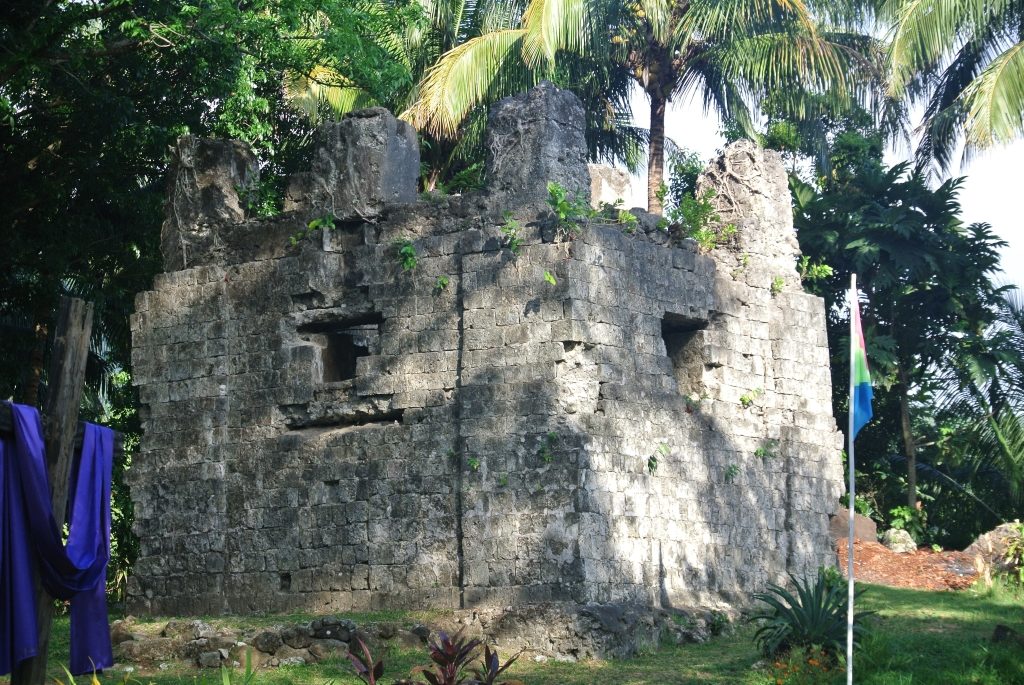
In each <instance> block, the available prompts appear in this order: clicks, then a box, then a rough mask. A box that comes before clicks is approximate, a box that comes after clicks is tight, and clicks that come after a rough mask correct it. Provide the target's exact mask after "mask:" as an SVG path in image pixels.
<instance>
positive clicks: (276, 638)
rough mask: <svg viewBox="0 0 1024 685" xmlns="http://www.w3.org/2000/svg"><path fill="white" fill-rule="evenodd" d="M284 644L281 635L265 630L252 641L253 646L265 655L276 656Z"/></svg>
mask: <svg viewBox="0 0 1024 685" xmlns="http://www.w3.org/2000/svg"><path fill="white" fill-rule="evenodd" d="M283 644H284V642H283V641H282V640H281V635H280V634H279V633H277V632H275V631H273V630H264V631H263V632H261V633H258V634H257V635H256V637H254V638H253V639H252V646H253V647H255V648H256V649H258V650H259V651H261V652H263V653H264V654H276V653H277V650H279V649H280V648H281V646H282V645H283Z"/></svg>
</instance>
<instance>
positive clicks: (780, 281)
mask: <svg viewBox="0 0 1024 685" xmlns="http://www.w3.org/2000/svg"><path fill="white" fill-rule="evenodd" d="M784 287H786V279H785V278H783V277H782V276H776V277H775V278H773V279H772V285H771V292H772V297H775V296H776V295H778V294H779V293H781V292H782V289H783V288H784Z"/></svg>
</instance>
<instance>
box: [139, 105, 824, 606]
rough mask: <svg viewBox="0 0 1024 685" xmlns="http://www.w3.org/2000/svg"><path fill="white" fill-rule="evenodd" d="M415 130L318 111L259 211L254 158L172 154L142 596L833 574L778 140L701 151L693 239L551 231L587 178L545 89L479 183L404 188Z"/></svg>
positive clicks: (656, 587)
mask: <svg viewBox="0 0 1024 685" xmlns="http://www.w3.org/2000/svg"><path fill="white" fill-rule="evenodd" d="M413 136H414V134H413V132H412V131H411V129H408V127H407V126H406V125H405V124H403V123H401V122H397V121H396V120H395V119H394V118H393V117H392V116H391V115H390V114H388V113H387V112H385V111H383V110H369V111H367V112H363V113H360V114H358V115H356V116H352V117H349V118H346V119H345V120H343V121H341V122H338V123H330V124H325V125H324V126H323V128H322V129H321V131H320V137H321V145H320V147H319V148H318V150H317V152H316V155H315V157H314V162H313V164H312V166H311V170H310V171H309V172H306V173H304V174H302V175H299V176H298V177H297V178H296V179H294V180H293V182H292V186H291V190H290V192H289V200H288V203H289V205H288V209H289V211H288V212H286V213H285V214H283V215H280V216H278V217H274V218H270V219H252V218H247V217H246V216H245V215H244V213H245V210H244V202H242V201H241V200H240V198H239V196H238V192H239V188H242V187H243V183H242V182H245V183H251V182H252V180H253V179H254V178H256V174H257V171H256V169H255V167H254V160H253V158H252V155H251V153H250V152H249V151H248V150H246V149H245V148H244V146H242V145H241V144H238V143H233V144H228V143H224V142H218V141H207V140H199V139H194V138H186V139H182V141H181V142H180V143H179V150H178V155H177V159H176V163H175V165H174V168H173V170H172V178H171V189H170V192H169V198H168V200H169V204H168V214H167V221H166V222H165V225H164V235H163V240H162V244H163V246H164V257H165V264H166V268H167V272H166V273H164V274H162V275H160V276H159V277H158V278H157V279H156V281H155V282H154V284H153V289H152V290H151V291H149V292H144V293H142V294H140V295H139V296H138V299H137V302H136V309H137V311H136V313H135V315H134V318H133V322H132V325H133V333H134V354H133V367H134V368H133V377H134V380H135V383H136V384H137V385H138V389H139V393H140V399H141V402H142V405H143V412H142V417H143V428H144V438H143V442H142V447H141V450H140V453H139V454H138V456H137V458H136V460H135V463H134V464H133V467H132V470H131V472H130V473H131V489H132V497H133V499H134V502H135V516H136V531H137V533H138V535H139V536H140V538H141V554H140V558H139V560H138V563H137V566H136V572H135V575H134V576H133V578H132V581H131V587H130V603H131V605H132V607H131V608H132V610H133V611H145V612H151V613H160V614H182V613H188V614H203V613H221V612H239V613H244V612H255V611H275V610H286V609H303V610H314V611H326V610H331V611H342V610H349V609H371V608H379V607H403V608H420V607H460V606H462V607H472V606H484V605H490V606H507V605H516V604H533V603H541V602H570V603H577V604H582V603H589V602H599V603H623V604H625V603H628V604H641V605H646V606H655V607H657V606H694V605H705V606H707V605H714V604H720V603H723V602H734V601H742V599H743V597H744V596H746V594H747V593H749V592H751V591H754V590H758V589H761V588H763V587H764V586H765V584H766V583H768V582H775V581H780V580H783V579H784V578H785V574H786V573H787V572H792V573H796V574H804V573H808V572H813V570H814V569H816V568H817V567H818V566H820V565H824V564H830V563H832V561H833V557H834V555H833V553H832V550H831V546H830V543H829V538H828V516H829V514H830V513H832V511H833V510H834V508H835V506H836V501H837V496H838V494H839V491H840V488H841V467H840V458H839V447H840V437H839V434H838V433H837V431H836V427H835V423H834V420H833V418H832V414H831V405H830V400H831V391H830V380H829V369H828V349H827V343H826V339H825V319H824V308H823V304H822V301H821V300H820V299H818V298H816V297H813V296H811V295H808V294H805V293H804V292H802V290H801V289H800V286H799V279H798V278H797V275H796V271H795V266H794V261H795V258H796V256H797V255H796V247H795V245H796V243H795V239H794V235H793V228H792V222H791V220H790V210H789V197H788V194H787V192H786V185H785V176H784V172H783V170H782V166H781V164H780V162H779V160H778V159H777V157H776V156H775V155H774V154H772V153H769V152H764V151H762V150H760V149H758V148H756V147H754V146H753V145H751V144H746V143H740V144H736V145H734V146H732V147H730V148H728V149H727V150H726V151H725V154H724V157H723V159H721V160H719V161H718V162H716V163H715V164H713V165H712V166H711V167H709V169H708V172H707V173H706V174H705V176H704V177H703V179H702V181H701V183H702V184H703V187H711V188H713V189H715V191H716V202H718V203H719V206H720V212H721V213H722V215H723V217H724V218H726V219H727V220H728V221H732V222H734V223H736V225H737V227H738V232H737V235H736V237H735V238H734V239H733V241H732V242H731V243H730V244H728V245H724V246H722V247H719V248H717V249H715V250H713V251H712V252H711V253H710V254H701V253H700V252H699V251H698V249H697V247H696V246H695V245H694V244H693V242H692V241H689V240H686V241H682V242H679V243H678V244H670V243H671V242H672V241H669V239H668V237H667V236H666V234H665V232H664V231H662V230H660V229H658V228H657V227H656V226H655V225H654V223H653V221H648V220H647V218H646V217H644V218H643V219H644V220H643V221H641V222H640V227H639V228H638V229H637V230H636V231H635V232H633V233H627V232H625V231H624V230H623V227H622V226H619V225H603V224H601V223H599V222H592V223H590V224H589V225H587V226H585V227H584V228H583V230H582V233H581V234H580V236H579V237H577V238H575V239H573V240H559V239H558V237H557V235H556V231H555V230H554V229H553V227H552V226H551V224H550V222H549V221H547V220H546V219H545V218H544V212H543V208H544V200H545V197H546V183H547V181H548V180H557V181H558V182H560V183H561V184H562V185H564V186H566V187H568V188H570V190H571V191H574V192H579V193H580V194H581V196H584V195H585V194H586V193H588V192H589V187H590V183H589V177H588V174H587V167H586V147H585V143H584V140H583V112H582V109H581V107H580V105H579V102H578V101H577V100H576V99H575V97H573V96H572V95H570V94H569V93H566V92H562V91H558V90H557V89H555V88H553V87H552V86H550V85H543V86H540V87H538V88H537V89H534V90H533V91H530V92H529V93H527V94H525V95H523V96H519V97H517V98H511V99H509V100H506V101H503V102H502V103H500V104H499V105H498V106H497V107H496V108H495V111H494V113H493V114H492V121H491V130H490V134H489V149H490V159H489V161H488V177H489V179H490V180H491V183H492V185H493V192H488V191H485V192H483V193H479V194H474V195H465V196H456V197H439V198H431V199H427V200H419V201H417V200H416V195H415V187H414V183H415V177H416V170H417V169H418V162H419V160H418V153H417V149H416V146H415V144H412V143H414V142H415V139H414V137H413ZM410 141H411V142H410ZM240 179H241V180H240ZM508 211H511V212H512V213H513V215H514V216H515V217H516V218H517V219H518V221H519V222H520V223H521V225H522V228H521V230H520V237H521V238H522V247H521V248H520V249H519V251H518V254H515V253H513V252H512V251H511V250H510V249H508V248H507V247H506V246H505V245H504V243H503V240H502V233H501V230H500V229H501V226H502V225H503V224H504V223H505V218H504V214H505V213H506V212H508ZM328 212H329V213H331V214H333V215H334V216H335V217H337V218H336V220H335V222H334V229H333V230H325V231H315V232H313V233H312V234H311V235H309V236H306V237H301V238H300V239H299V240H297V241H294V244H293V241H292V240H291V239H290V238H292V237H293V236H296V235H298V234H300V233H301V232H302V231H303V229H304V228H306V226H307V224H308V222H309V221H310V220H311V219H314V218H317V217H320V216H322V215H324V214H325V213H328ZM398 241H408V243H409V244H411V245H412V246H413V247H414V249H415V253H416V261H415V268H412V269H406V268H404V267H403V265H402V264H401V262H400V260H399V257H398V254H397V251H398ZM405 266H408V264H406V265H405ZM552 277H553V278H552ZM552 281H553V282H552ZM773 283H775V287H774V288H773V287H772V286H773Z"/></svg>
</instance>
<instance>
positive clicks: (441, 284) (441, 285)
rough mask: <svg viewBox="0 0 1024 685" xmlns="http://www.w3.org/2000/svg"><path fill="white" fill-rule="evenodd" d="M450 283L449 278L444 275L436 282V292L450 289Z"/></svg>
mask: <svg viewBox="0 0 1024 685" xmlns="http://www.w3.org/2000/svg"><path fill="white" fill-rule="evenodd" d="M449 282H450V279H449V278H448V277H447V276H444V275H442V276H438V277H437V280H436V281H434V290H435V291H436V292H441V291H442V290H444V289H445V288H447V287H448V283H449Z"/></svg>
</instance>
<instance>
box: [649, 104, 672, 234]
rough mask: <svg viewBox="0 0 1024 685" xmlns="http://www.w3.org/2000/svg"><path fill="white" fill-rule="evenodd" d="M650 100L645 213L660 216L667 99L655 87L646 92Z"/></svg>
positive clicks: (661, 209) (663, 176)
mask: <svg viewBox="0 0 1024 685" xmlns="http://www.w3.org/2000/svg"><path fill="white" fill-rule="evenodd" d="M647 95H648V97H650V99H651V139H650V143H649V145H648V158H647V211H648V212H650V213H651V214H659V215H660V214H661V213H662V211H663V209H664V208H663V207H662V204H661V197H660V196H661V195H662V192H661V187H662V185H663V184H664V183H665V107H666V105H667V103H668V100H667V98H666V97H665V96H664V95H663V94H662V92H661V89H660V88H658V87H657V86H655V87H654V88H651V89H650V90H648V91H647Z"/></svg>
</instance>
